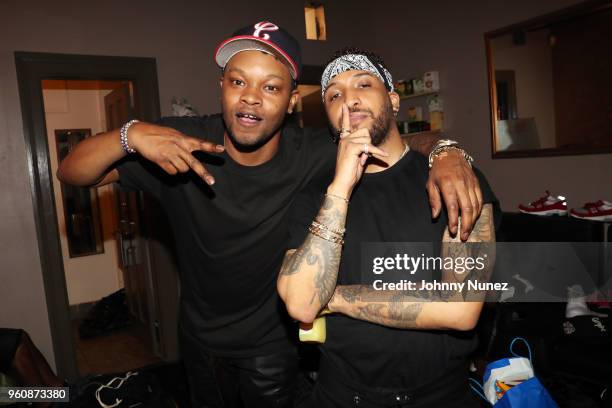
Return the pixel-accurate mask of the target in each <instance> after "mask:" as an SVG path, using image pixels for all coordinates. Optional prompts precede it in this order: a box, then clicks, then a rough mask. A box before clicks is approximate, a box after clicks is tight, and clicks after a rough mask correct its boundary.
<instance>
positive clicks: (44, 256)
mask: <svg viewBox="0 0 612 408" xmlns="http://www.w3.org/2000/svg"><path fill="white" fill-rule="evenodd" d="M15 59H16V66H17V74H18V81H19V90H20V98H21V107H22V115H23V122H24V131H25V132H24V133H25V136H26V146H27V151H28V154H29V157H28V165H29V168H30V182H31V187H32V193H33V197H34V206H35V214H34V216H35V222H36V227H37V233H38V242H39V251H40V259H41V263H42V270H43V280H44V283H45V295H46V300H47V305H48V312H49V322H50V327H51V334H52V338H53V348H54V353H55V359H56V366H57V367H56V368H57V370H56V371H57V373H58V375H59V376H61V377H64V378H68V379H74V378H77V377H79V376H81V375H83V374H87V373H94V372H95V373H97V372H101V371H104V372H118V371H125V370H127V369H132V368H137V367H136V366H143V365H146V364H148V363H150V362H154V361H159V360H167V361H173V360H175V359H176V358H177V357H178V352H177V349H178V347H177V341H176V321H177V319H176V316H177V313H178V277H177V273H176V267H175V262H174V259H173V244H172V242H171V241H169V240H168V233H167V232H168V230H167V226H166V225H161V224H159V223H156V225H155V226H149V225H148V223H147V221H149V220H154V219H155V220H157V219H159V218H160V213H161V212H162V211H161V208H160V207H159V205H158V204H157V203H156V202H154V200H153V199H151V198H149V197H148V196H146V195H144V194H143V193H138V192H126V191H123V190H121V189H119V188H118V187H117V186H105V187H103V188H99V189H81V190H71V191H69V192H68V194H66V190H67V189H66V188H65V187H63V186H62V185H61V183H59V182H58V181H57V180H56V179H55V176H54V174H55V169H56V167H57V162H58V156H59V155H60V154H62V151H63V150H66V149H69V148H70V143H73V142H74V141H75V140H77V139H78V138H84V137H88V136H89V135H93V134H96V133H98V132H101V131H105V130H106V129H112V128H115V127H118V126H119V125H120V124H121V123H123V122H124V121H125V120H127V118H132V117H137V118H139V119H141V120H145V121H150V122H152V121H155V120H156V119H158V118H159V98H158V91H157V77H156V65H155V60H154V59H151V58H126V57H102V56H84V55H66V54H43V53H25V52H17V53H15ZM53 88H56V89H53ZM57 88H59V89H57ZM84 88H85V89H84ZM87 88H92V89H87ZM53 91H59V92H55V94H54V95H52V94H53ZM79 98H81V99H79ZM83 98H85V99H83ZM73 99H74V100H73ZM86 99H88V100H89V101H90V102H87V101H86ZM89 103H91V104H92V105H88V104H89ZM88 106H89V107H90V108H87V107H88ZM83 108H85V109H86V110H87V109H89V110H88V112H89V115H85V112H81V113H78V112H77V111H78V110H79V109H83ZM45 110H47V111H48V112H45ZM54 110H55V112H53V111H54ZM58 110H59V111H62V110H63V111H64V112H63V115H62V114H61V112H58ZM96 112H97V113H96ZM92 114H93V115H92ZM70 115H72V117H73V121H72V122H70V121H66V117H67V116H70ZM62 116H64V117H62ZM86 116H89V120H87V119H86ZM62 149H63V150H62ZM67 199H68V200H69V202H70V204H66V203H67V202H68V201H67ZM75 200H76V201H75ZM79 200H80V201H79ZM77 201H78V205H77V204H75V202H77ZM67 209H68V210H69V211H67ZM71 211H72V212H71ZM161 218H164V217H161ZM96 231H98V232H96ZM70 234H72V238H76V239H75V241H77V242H78V243H79V244H77V245H70V242H69V241H70V238H71V236H70ZM75 234H77V235H75ZM78 234H80V235H78ZM84 243H88V244H87V245H85V244H84ZM67 278H68V279H67ZM159 288H164V290H163V291H161V290H158V289H159ZM121 292H123V293H125V295H124V297H125V299H126V302H125V306H126V310H127V313H128V314H129V316H128V319H127V320H128V321H127V322H124V323H125V327H114V328H115V329H117V330H114V333H115V335H123V336H124V338H123V340H122V341H123V342H124V343H125V345H126V346H127V349H126V350H124V351H120V350H118V349H116V348H114V349H113V348H112V347H116V346H117V344H118V343H121V342H122V341H117V339H115V340H113V339H112V338H111V337H109V334H108V333H101V335H100V336H98V337H99V338H98V339H97V343H96V344H93V345H92V347H89V348H90V349H92V350H98V356H102V357H101V358H98V360H99V361H97V362H94V361H93V360H91V359H92V357H89V358H90V361H87V357H86V356H85V355H84V350H85V349H86V348H87V347H85V345H84V344H82V343H81V339H80V338H79V337H80V336H78V335H77V333H76V332H77V331H78V330H77V329H76V327H77V326H78V321H79V319H82V318H83V317H84V315H86V314H87V309H88V307H91V306H92V305H93V304H96V303H95V302H97V301H99V300H100V299H104V298H109V297H112V298H113V299H116V298H117V294H119V295H121ZM94 307H95V306H94ZM75 322H76V323H75ZM118 326H121V324H118ZM119 329H122V330H119ZM126 329H127V331H126ZM130 330H132V331H133V333H130ZM126 335H127V340H126V338H125V337H126ZM139 342H140V343H139ZM90 345H91V344H90ZM101 347H102V348H103V347H111V349H106V351H103V350H100V348H101ZM100 352H101V353H100ZM123 352H125V353H127V354H125V356H129V358H125V357H123V358H122V353H123ZM93 359H96V358H95V357H93ZM113 359H114V360H113ZM130 361H131V363H130ZM131 365H135V366H134V367H132V366H131ZM92 366H93V367H92Z"/></svg>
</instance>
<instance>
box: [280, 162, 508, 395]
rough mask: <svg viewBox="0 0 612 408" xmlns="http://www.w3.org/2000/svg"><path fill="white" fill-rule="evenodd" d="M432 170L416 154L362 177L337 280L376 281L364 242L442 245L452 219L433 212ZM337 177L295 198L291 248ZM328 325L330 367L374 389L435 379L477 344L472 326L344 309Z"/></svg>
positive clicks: (488, 197)
mask: <svg viewBox="0 0 612 408" xmlns="http://www.w3.org/2000/svg"><path fill="white" fill-rule="evenodd" d="M476 174H477V176H478V178H479V181H480V187H481V189H482V193H483V198H484V202H485V203H492V202H495V203H496V201H497V200H496V199H495V196H494V195H493V192H492V191H491V189H490V187H489V185H488V183H487V181H486V180H485V179H484V177H483V176H482V174H481V173H480V172H478V171H476ZM428 176H429V169H428V166H427V161H426V158H424V157H423V156H421V155H418V154H416V153H414V152H408V153H407V154H406V155H405V156H404V157H403V158H402V159H401V160H400V161H398V162H397V163H396V164H395V165H394V166H392V167H391V168H389V169H386V170H384V171H382V172H378V173H365V174H364V175H363V177H362V179H361V181H360V183H359V184H358V185H357V186H356V187H355V189H354V191H353V193H352V196H351V202H350V204H349V209H348V214H347V220H346V234H345V237H344V239H345V244H344V247H343V250H342V259H341V263H340V269H339V271H338V284H339V285H355V284H372V282H373V280H374V274H373V273H372V270H371V269H370V270H369V272H368V271H367V270H366V271H365V272H364V269H363V268H362V256H363V255H364V253H363V250H364V246H362V245H364V244H366V243H373V242H377V243H384V242H387V243H390V242H393V243H400V242H415V243H425V242H426V243H430V242H431V243H434V245H432V247H436V246H438V247H440V245H441V242H442V235H443V232H444V230H445V228H446V225H447V217H446V215H445V214H444V213H443V214H442V215H441V216H440V217H438V219H436V220H432V218H431V209H430V205H429V200H428V196H427V192H426V189H425V185H426V182H427V178H428ZM332 177H333V174H332V173H330V174H328V175H327V176H325V177H322V178H321V179H317V180H313V181H312V182H311V183H310V185H309V186H308V187H307V188H306V189H305V190H303V191H302V192H300V194H299V196H298V197H297V198H296V200H295V202H294V205H293V207H292V209H291V211H290V216H289V220H290V221H289V230H290V235H291V238H290V241H289V247H290V248H297V247H299V246H300V245H301V244H302V243H303V242H304V239H305V237H306V234H307V233H308V226H309V225H310V223H311V222H312V220H313V219H314V217H315V216H316V214H317V213H318V212H319V209H320V208H321V203H322V200H323V196H324V193H325V191H326V188H327V186H328V185H329V183H330V181H331V179H332ZM496 207H498V206H497V205H496ZM403 277H404V278H408V279H411V277H410V275H406V276H403ZM415 280H416V281H417V282H420V280H417V279H415ZM326 323H327V339H326V341H325V343H324V344H322V345H321V351H322V354H323V357H322V358H324V359H326V361H325V363H326V365H327V366H331V367H333V369H334V370H335V371H337V372H338V373H339V374H340V376H341V377H344V378H345V379H347V380H348V381H356V382H357V383H358V384H362V385H364V386H370V387H381V388H390V389H414V388H417V387H419V386H422V385H424V384H429V383H431V382H433V381H435V379H436V378H437V377H439V376H442V375H444V374H445V373H447V372H450V371H451V370H453V369H456V368H457V366H458V364H462V363H464V361H465V357H466V355H467V354H468V353H469V352H470V351H471V350H473V348H474V347H475V337H474V334H473V333H472V332H459V331H433V330H432V331H428V330H402V329H395V328H389V327H384V326H381V325H377V324H372V323H369V322H365V321H361V320H356V319H352V318H350V317H347V316H345V315H341V314H333V315H328V316H326Z"/></svg>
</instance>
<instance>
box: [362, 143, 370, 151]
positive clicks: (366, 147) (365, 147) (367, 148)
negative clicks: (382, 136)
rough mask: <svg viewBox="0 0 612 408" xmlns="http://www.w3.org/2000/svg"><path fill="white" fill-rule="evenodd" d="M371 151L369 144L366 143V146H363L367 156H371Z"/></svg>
mask: <svg viewBox="0 0 612 408" xmlns="http://www.w3.org/2000/svg"><path fill="white" fill-rule="evenodd" d="M369 150H370V147H369V146H368V144H367V143H364V144H363V152H364V153H365V154H370V152H369Z"/></svg>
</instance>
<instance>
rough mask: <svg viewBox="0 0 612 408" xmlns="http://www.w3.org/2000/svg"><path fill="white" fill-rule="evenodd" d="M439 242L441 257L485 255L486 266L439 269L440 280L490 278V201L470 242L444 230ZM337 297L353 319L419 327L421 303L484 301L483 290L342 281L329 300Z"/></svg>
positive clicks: (398, 326)
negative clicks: (459, 270)
mask: <svg viewBox="0 0 612 408" xmlns="http://www.w3.org/2000/svg"><path fill="white" fill-rule="evenodd" d="M443 241H444V242H443V245H442V256H443V257H447V256H449V257H474V258H476V257H482V256H486V257H487V262H486V267H485V268H483V269H482V270H478V269H476V268H474V269H472V270H471V272H469V273H463V274H457V273H455V271H452V270H443V271H442V280H443V281H445V282H449V281H456V282H459V281H463V280H465V279H477V280H478V281H479V282H486V281H488V280H489V279H490V276H491V271H492V268H493V264H494V258H495V245H494V241H495V231H494V229H493V220H492V210H491V205H490V204H487V205H486V206H485V208H484V209H483V211H482V214H481V216H480V218H479V219H478V221H477V222H476V225H475V226H474V230H473V232H472V234H471V235H470V238H469V240H468V241H469V244H466V243H462V242H461V241H460V240H459V238H454V239H453V238H451V237H450V234H449V233H448V231H446V232H445V234H444V238H443ZM466 286H467V285H466ZM336 298H338V301H340V302H344V303H346V304H348V305H349V307H348V308H346V309H344V310H343V311H345V312H346V314H348V315H349V316H351V317H354V318H356V319H360V320H364V321H368V322H371V323H376V324H381V325H384V326H388V327H396V328H404V329H413V328H418V323H417V320H418V318H419V316H421V314H422V311H423V307H424V306H425V305H426V304H427V303H429V302H451V301H459V302H462V301H478V302H480V301H483V300H484V293H476V294H475V293H474V291H473V290H472V291H470V293H466V292H465V289H464V292H463V293H459V292H457V291H454V290H423V289H422V288H419V290H415V291H399V292H398V291H393V292H390V291H379V290H375V289H374V288H373V287H371V286H368V285H346V286H345V285H343V286H338V287H336V290H335V293H334V298H333V299H332V303H335V300H336Z"/></svg>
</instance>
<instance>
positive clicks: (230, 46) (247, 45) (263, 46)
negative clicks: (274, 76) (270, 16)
mask: <svg viewBox="0 0 612 408" xmlns="http://www.w3.org/2000/svg"><path fill="white" fill-rule="evenodd" d="M250 50H258V51H263V52H267V53H269V54H272V55H274V56H276V57H277V58H279V60H280V61H281V62H283V63H284V64H285V65H286V66H287V68H289V73H290V74H291V77H292V78H293V79H294V80H296V81H297V79H298V77H299V75H300V71H301V69H302V52H301V49H300V44H299V43H298V42H297V40H296V39H295V38H293V36H292V35H291V34H289V33H288V32H287V31H285V30H283V29H282V28H280V27H279V26H277V25H276V24H274V23H271V22H269V21H260V22H259V23H255V24H252V25H249V26H247V27H244V28H241V29H240V30H238V31H236V32H234V34H233V35H232V36H231V37H230V38H228V39H227V40H225V41H223V42H222V43H221V44H219V46H218V47H217V50H216V51H215V61H216V62H217V65H219V66H220V67H221V68H225V65H226V64H227V62H228V61H229V60H230V59H231V58H232V57H233V56H234V55H236V54H238V53H239V52H241V51H250Z"/></svg>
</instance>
